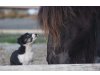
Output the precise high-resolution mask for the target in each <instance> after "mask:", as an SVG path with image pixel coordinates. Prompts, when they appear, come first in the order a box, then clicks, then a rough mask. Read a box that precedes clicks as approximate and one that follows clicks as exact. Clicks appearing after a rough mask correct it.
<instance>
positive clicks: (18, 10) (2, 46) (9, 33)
mask: <svg viewBox="0 0 100 75" xmlns="http://www.w3.org/2000/svg"><path fill="white" fill-rule="evenodd" d="M38 11H39V7H38V6H34V7H0V65H9V63H10V56H11V53H12V52H13V51H15V50H17V49H18V47H19V45H18V44H17V43H16V41H17V38H18V37H19V36H20V35H22V34H24V33H26V32H29V33H37V34H38V35H39V36H38V38H37V40H36V41H35V43H34V44H33V50H34V52H35V55H34V62H33V64H46V43H47V38H46V37H45V36H44V34H43V31H42V30H41V27H40V25H39V23H38V18H37V14H38Z"/></svg>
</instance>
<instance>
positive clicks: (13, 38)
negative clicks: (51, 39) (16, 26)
mask: <svg viewBox="0 0 100 75" xmlns="http://www.w3.org/2000/svg"><path fill="white" fill-rule="evenodd" d="M19 36H21V34H0V43H16V42H17V38H18V37H19ZM35 43H47V39H46V37H45V36H43V35H42V34H39V36H38V38H37V39H36V41H35Z"/></svg>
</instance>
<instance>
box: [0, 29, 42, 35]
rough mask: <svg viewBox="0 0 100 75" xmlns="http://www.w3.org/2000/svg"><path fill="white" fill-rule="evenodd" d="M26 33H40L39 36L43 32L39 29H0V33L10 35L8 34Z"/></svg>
mask: <svg viewBox="0 0 100 75" xmlns="http://www.w3.org/2000/svg"><path fill="white" fill-rule="evenodd" d="M26 32H29V33H40V34H43V33H44V32H43V31H42V30H40V29H33V30H32V29H29V30H28V29H21V30H18V29H0V33H10V34H23V33H26Z"/></svg>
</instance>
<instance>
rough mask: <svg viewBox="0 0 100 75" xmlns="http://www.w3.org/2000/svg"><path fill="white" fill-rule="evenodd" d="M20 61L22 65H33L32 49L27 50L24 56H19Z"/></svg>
mask: <svg viewBox="0 0 100 75" xmlns="http://www.w3.org/2000/svg"><path fill="white" fill-rule="evenodd" d="M18 59H19V61H20V62H21V63H22V65H28V64H31V63H32V61H33V51H32V50H31V49H30V48H26V51H25V53H24V54H19V55H18Z"/></svg>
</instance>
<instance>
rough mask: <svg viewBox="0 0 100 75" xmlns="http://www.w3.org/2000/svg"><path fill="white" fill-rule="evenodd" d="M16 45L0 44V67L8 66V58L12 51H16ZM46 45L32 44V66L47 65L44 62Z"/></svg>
mask: <svg viewBox="0 0 100 75" xmlns="http://www.w3.org/2000/svg"><path fill="white" fill-rule="evenodd" d="M18 47H19V45H18V44H7V43H5V44H0V65H9V64H10V56H11V54H12V52H13V51H15V50H17V49H18ZM46 48H47V46H46V44H44V43H43V44H33V51H34V62H33V64H35V65H36V64H39V65H41V64H47V62H46V53H47V52H46V51H47V49H46Z"/></svg>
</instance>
